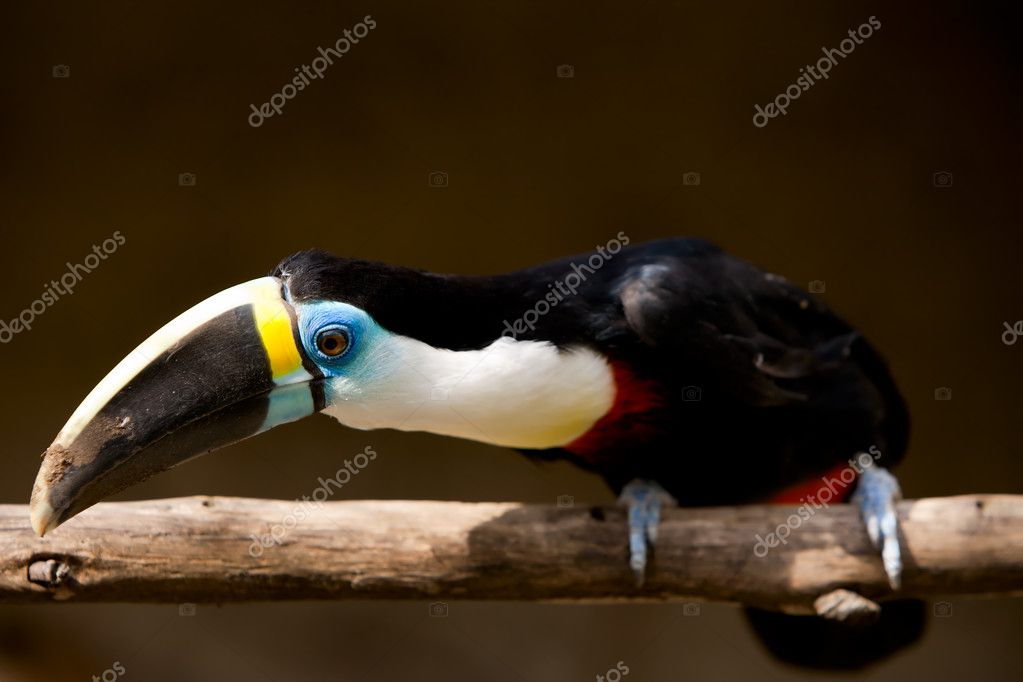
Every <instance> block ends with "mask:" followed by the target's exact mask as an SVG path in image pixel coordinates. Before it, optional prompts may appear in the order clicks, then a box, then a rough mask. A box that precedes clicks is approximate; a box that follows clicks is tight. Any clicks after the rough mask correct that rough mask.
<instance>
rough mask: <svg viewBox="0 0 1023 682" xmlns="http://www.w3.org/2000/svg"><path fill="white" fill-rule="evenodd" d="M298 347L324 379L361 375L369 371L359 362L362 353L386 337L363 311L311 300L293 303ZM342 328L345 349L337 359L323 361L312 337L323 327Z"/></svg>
mask: <svg viewBox="0 0 1023 682" xmlns="http://www.w3.org/2000/svg"><path fill="white" fill-rule="evenodd" d="M295 312H296V313H297V314H298V324H299V328H300V335H301V337H302V346H303V349H304V350H305V353H306V355H307V356H308V357H309V358H310V359H311V360H312V361H313V362H315V363H316V364H317V366H319V368H320V369H321V370H322V371H323V374H324V376H326V377H336V376H342V375H347V376H351V375H353V374H361V373H363V372H366V371H369V368H367V367H364V366H363V363H362V362H361V359H362V358H363V357H364V355H365V354H364V352H363V351H364V350H365V349H366V348H367V347H371V346H372V344H373V342H374V341H376V340H379V338H380V337H381V336H382V335H384V334H387V332H386V331H384V329H383V328H382V327H381V326H380V325H378V324H377V323H376V321H375V320H373V318H371V317H370V316H369V315H368V314H367V313H366V312H365V311H363V310H360V309H359V308H356V307H355V306H351V305H348V304H347V303H340V302H337V301H313V302H310V303H297V304H295ZM336 326H341V327H344V328H345V329H346V330H347V332H348V348H347V350H346V351H345V352H344V353H343V354H342V355H340V356H338V357H337V358H327V357H325V356H324V355H323V354H321V353H320V352H319V351H318V350H317V349H316V334H317V332H319V331H320V330H321V329H323V328H325V327H336Z"/></svg>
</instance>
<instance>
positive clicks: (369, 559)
mask: <svg viewBox="0 0 1023 682" xmlns="http://www.w3.org/2000/svg"><path fill="white" fill-rule="evenodd" d="M794 512H795V508H794V507H781V506H745V507H722V508H712V509H671V510H666V511H665V513H664V517H663V520H662V523H661V527H660V539H659V541H658V545H657V551H656V553H655V555H654V557H653V558H652V570H651V571H650V574H649V578H648V580H647V583H646V585H645V586H644V587H642V588H637V587H636V585H635V582H634V579H633V577H632V574H631V571H630V570H629V567H628V560H627V547H626V526H625V514H624V512H623V511H622V510H621V509H618V508H610V509H604V508H586V507H575V508H567V509H560V508H555V507H545V506H530V505H522V504H513V503H477V504H470V503H459V502H427V501H393V502H378V501H353V502H328V503H323V504H320V505H317V504H316V503H313V502H301V503H299V502H288V501H276V500H253V499H239V498H219V497H189V498H178V499H169V500H153V501H148V502H125V503H105V504H99V505H97V506H95V507H93V508H92V509H89V510H87V511H86V512H84V513H83V514H81V515H80V516H78V517H76V518H74V519H72V520H71V521H69V522H68V523H67V524H65V525H64V526H62V527H60V528H58V529H57V530H56V531H54V532H52V533H51V534H50V535H48V536H47V537H45V538H37V537H35V535H34V534H33V533H32V531H31V529H30V528H29V523H28V509H27V507H25V506H23V505H0V602H47V601H54V600H74V601H92V602H179V603H180V602H237V601H254V600H283V599H353V598H361V599H427V600H447V599H517V600H583V601H606V600H619V601H620V600H644V599H655V600H659V599H697V600H713V601H725V602H741V603H744V604H749V605H755V606H760V607H764V608H774V609H779V610H785V611H789V612H797V613H798V612H805V613H810V612H814V611H815V610H816V611H819V612H821V613H822V614H831V613H837V612H845V611H848V610H850V609H851V610H853V611H855V612H859V613H869V612H870V611H871V610H872V608H873V606H872V601H871V600H875V599H876V600H883V599H885V598H889V597H892V596H933V595H937V594H1012V593H1017V594H1018V593H1021V592H1023V496H1010V495H964V496H960V497H949V498H936V499H925V500H916V501H906V502H902V503H901V504H900V506H899V514H900V519H901V524H902V534H903V535H902V546H903V556H904V560H905V564H906V566H905V573H904V578H903V589H902V590H901V591H900V592H898V593H892V592H891V590H890V589H889V588H888V584H887V581H886V578H885V575H884V573H883V569H882V566H881V561H880V558H879V557H878V554H877V552H876V551H875V550H874V549H873V548H872V547H871V545H870V542H869V540H868V538H867V535H866V532H865V530H864V527H863V525H862V523H861V522H860V520H859V518H858V516H857V512H856V510H855V509H854V508H852V507H850V506H848V505H834V506H832V507H830V508H821V509H819V510H817V511H816V513H815V514H813V516H812V517H811V518H809V519H800V517H799V516H798V515H797V516H791V515H792V514H794ZM797 522H798V523H797ZM786 524H788V525H789V526H790V527H792V529H791V534H789V535H788V538H787V540H786V543H787V544H778V545H777V546H775V547H773V548H771V547H768V546H767V542H765V544H764V545H763V547H758V536H759V537H760V538H763V539H765V540H766V541H769V539H770V538H769V534H770V533H772V532H776V531H777V530H778V528H779V527H783V526H786ZM794 526H797V527H794ZM275 538H276V539H275ZM759 554H762V555H763V556H758V555H759ZM840 588H844V589H840ZM861 595H862V596H863V597H867V599H861V598H860V596H861ZM815 602H816V606H815ZM843 617H844V616H843Z"/></svg>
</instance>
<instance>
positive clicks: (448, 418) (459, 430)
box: [324, 335, 615, 449]
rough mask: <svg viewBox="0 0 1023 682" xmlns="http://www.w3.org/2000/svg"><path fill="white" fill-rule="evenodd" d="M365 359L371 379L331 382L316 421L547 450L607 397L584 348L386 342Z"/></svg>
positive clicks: (610, 394) (602, 366) (594, 358)
mask: <svg viewBox="0 0 1023 682" xmlns="http://www.w3.org/2000/svg"><path fill="white" fill-rule="evenodd" d="M373 354H374V356H375V357H373V358H372V359H370V360H368V361H367V362H366V363H365V364H366V365H367V366H370V367H373V368H376V369H375V370H374V371H373V372H372V374H369V375H367V374H362V375H357V376H340V377H334V378H332V379H331V380H330V382H329V383H328V386H327V391H328V396H327V403H328V406H327V407H326V409H324V412H325V413H326V414H329V415H331V416H332V417H334V418H336V419H337V420H338V421H340V422H341V423H343V424H346V425H348V426H351V427H354V428H357V429H376V428H392V429H400V430H402V431H429V432H431V433H438V434H443V435H448V436H456V437H459V438H466V439H470V440H476V441H482V442H485V443H492V444H495V445H503V446H507V447H516V448H529V449H543V448H552V447H558V446H561V445H565V444H567V443H570V442H571V441H573V440H575V439H576V438H578V437H579V436H581V435H583V434H584V433H586V431H588V430H589V429H590V427H592V426H593V424H594V423H595V422H596V421H597V420H598V419H600V418H601V417H602V416H604V415H605V414H606V413H607V412H608V410H610V409H611V406H612V404H613V402H614V397H615V384H614V379H613V376H612V372H611V368H610V366H609V365H608V363H607V361H606V360H605V359H604V358H603V357H602V356H601V355H599V354H598V353H596V352H594V351H592V350H589V349H586V348H575V349H569V350H559V349H558V348H557V347H555V346H554V345H552V344H550V343H547V342H541V341H517V340H514V339H511V338H506V337H504V338H501V339H498V340H497V341H495V342H494V343H492V344H491V345H489V346H487V347H486V348H483V349H481V350H472V351H452V350H444V349H438V348H434V347H432V346H430V345H428V344H425V343H423V342H421V341H418V340H416V339H412V338H409V337H406V336H400V335H390V336H389V338H387V339H386V341H385V342H384V343H379V344H377V347H376V348H375V349H374V351H373ZM380 368H387V369H385V370H381V369H380Z"/></svg>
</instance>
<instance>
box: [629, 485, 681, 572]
mask: <svg viewBox="0 0 1023 682" xmlns="http://www.w3.org/2000/svg"><path fill="white" fill-rule="evenodd" d="M618 504H620V505H622V506H623V507H628V508H629V566H631V567H632V571H633V573H635V574H636V584H637V585H639V586H642V585H643V581H644V580H645V579H646V564H647V547H648V545H647V543H649V547H651V548H652V547H653V546H654V545H655V544H656V543H657V524H659V523H660V522H661V505H663V504H669V505H676V504H678V502H677V501H676V500H675V498H674V497H672V496H671V495H669V494H668V492H667V491H666V490H665V489H664V488H662V487H661V486H659V485H658V484H656V483H654V482H653V481H644V480H640V479H636V480H635V481H632V482H631V483H629V484H628V485H626V486H625V487H624V488H622V494H621V495H620V496H619V497H618Z"/></svg>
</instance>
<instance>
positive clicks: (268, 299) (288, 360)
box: [252, 280, 309, 384]
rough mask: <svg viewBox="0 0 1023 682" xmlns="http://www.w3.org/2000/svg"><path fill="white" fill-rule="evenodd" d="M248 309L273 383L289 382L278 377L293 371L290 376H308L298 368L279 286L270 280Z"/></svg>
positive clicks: (288, 316) (292, 336)
mask: <svg viewBox="0 0 1023 682" xmlns="http://www.w3.org/2000/svg"><path fill="white" fill-rule="evenodd" d="M252 310H253V315H254V317H255V319H256V328H257V329H258V331H259V338H260V339H261V340H262V341H263V349H264V350H265V351H266V356H267V358H268V359H269V360H270V372H271V374H272V375H273V379H274V382H276V383H278V384H280V383H290V382H287V381H282V380H283V379H285V378H286V377H290V375H293V374H295V375H297V376H295V377H294V378H296V379H299V380H305V379H308V378H309V374H308V373H307V372H306V371H305V369H304V368H303V367H302V356H301V355H300V354H299V352H298V346H297V345H296V344H295V335H294V331H293V330H292V328H291V315H289V314H288V308H287V304H286V303H285V302H284V301H283V300H282V299H281V290H280V285H279V284H276V283H275V282H274V281H273V280H271V281H269V282H267V284H266V285H265V287H264V291H261V292H260V295H259V296H257V297H256V299H255V300H254V301H253V303H252ZM299 370H301V371H299Z"/></svg>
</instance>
